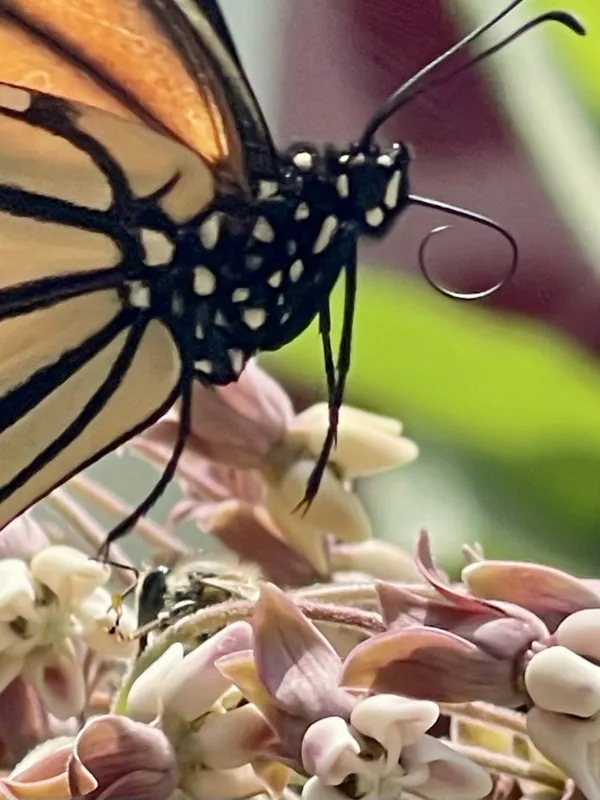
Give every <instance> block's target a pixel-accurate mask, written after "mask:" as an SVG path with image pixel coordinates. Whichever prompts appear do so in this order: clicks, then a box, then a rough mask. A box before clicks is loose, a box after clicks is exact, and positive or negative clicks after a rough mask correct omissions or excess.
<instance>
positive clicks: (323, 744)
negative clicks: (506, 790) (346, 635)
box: [216, 585, 492, 800]
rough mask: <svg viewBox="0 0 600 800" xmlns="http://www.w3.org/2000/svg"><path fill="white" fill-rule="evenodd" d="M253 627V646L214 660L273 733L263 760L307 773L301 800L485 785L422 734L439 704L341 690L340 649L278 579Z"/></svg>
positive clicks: (483, 790)
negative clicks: (281, 588) (301, 610)
mask: <svg viewBox="0 0 600 800" xmlns="http://www.w3.org/2000/svg"><path fill="white" fill-rule="evenodd" d="M252 628H253V633H254V636H253V646H252V648H251V649H248V650H246V651H241V652H238V653H232V654H231V655H229V656H225V657H223V658H221V659H219V660H218V661H217V662H216V666H217V668H218V669H219V670H220V671H221V672H222V673H223V674H224V675H225V676H226V677H227V678H228V679H230V680H231V681H232V682H233V683H235V685H236V686H238V688H239V689H240V691H241V692H242V694H243V695H244V696H245V697H246V699H247V700H248V701H249V702H250V703H251V704H252V705H253V706H255V707H256V708H257V709H258V710H259V711H260V712H261V713H262V714H263V716H264V718H265V719H266V720H267V721H268V723H269V725H270V726H271V728H272V729H273V731H274V732H275V733H276V736H277V739H276V741H275V742H273V743H266V744H265V745H264V746H263V752H262V756H263V758H264V759H265V760H268V759H272V760H275V761H278V762H280V763H282V764H285V765H288V766H289V767H291V768H293V769H294V770H296V771H297V772H299V773H300V774H302V775H304V776H306V777H307V778H308V780H307V782H306V784H305V786H304V788H303V791H302V797H303V798H304V799H305V800H317V798H328V800H338V798H339V800H346V799H347V798H349V797H356V796H360V797H369V798H373V800H376V799H377V798H379V799H380V800H395V798H400V797H402V796H403V793H404V792H405V791H406V790H407V791H411V792H413V791H414V792H415V793H417V794H418V795H419V796H422V797H425V798H429V797H431V798H439V797H442V796H447V795H452V796H457V797H458V796H460V797H465V798H482V797H484V796H485V795H487V794H488V793H489V791H490V789H491V785H492V784H491V781H490V778H489V777H488V775H487V773H486V772H485V771H484V770H483V769H481V768H480V767H478V766H476V765H475V764H473V763H471V762H470V761H469V760H468V759H466V758H464V757H463V756H460V755H459V754H458V753H455V752H454V751H452V750H450V748H448V747H447V746H446V745H444V744H443V743H441V742H439V741H437V740H436V739H433V738H432V737H430V736H427V735H426V733H425V732H426V731H427V730H428V729H429V728H430V727H431V726H432V725H433V724H434V722H435V721H436V720H437V717H438V714H439V710H438V707H437V706H436V705H435V703H432V702H429V701H421V700H408V699H406V698H399V697H393V696H386V695H379V696H375V697H365V696H364V695H363V694H362V693H358V694H357V693H351V692H349V691H347V690H346V689H344V688H343V687H342V686H341V685H340V677H341V675H342V671H343V665H342V661H341V659H340V657H339V656H338V655H337V653H336V652H335V650H334V649H333V647H332V646H331V645H330V644H329V642H328V641H327V640H326V639H325V638H324V637H323V636H322V635H321V634H320V633H319V631H318V630H317V628H316V627H315V626H314V625H313V624H312V623H311V622H310V621H309V620H307V619H306V618H305V617H304V616H303V614H302V613H301V612H300V610H299V609H298V608H297V606H296V605H295V604H294V603H293V602H292V600H291V599H290V598H288V597H287V596H286V595H285V594H284V593H283V592H282V591H281V590H279V589H277V588H276V587H275V586H270V585H265V586H263V588H262V590H261V595H260V598H259V600H258V603H257V605H256V609H255V613H254V616H253V620H252Z"/></svg>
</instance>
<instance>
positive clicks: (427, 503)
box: [262, 270, 600, 569]
mask: <svg viewBox="0 0 600 800" xmlns="http://www.w3.org/2000/svg"><path fill="white" fill-rule="evenodd" d="M364 273H366V274H364ZM340 299H341V298H340V292H337V293H336V295H335V297H334V303H333V305H334V308H333V313H334V318H337V319H339V316H340V311H341V302H340ZM355 332H356V336H355V342H354V351H353V363H352V370H351V375H350V381H349V384H348V393H347V401H348V402H352V403H355V404H357V405H361V406H366V407H368V408H371V409H374V410H377V411H381V412H383V413H385V414H389V415H392V416H397V417H399V418H400V419H402V421H403V422H404V423H405V425H406V430H407V434H408V435H409V436H412V437H414V438H415V439H416V440H417V441H418V442H419V444H420V445H421V446H422V459H423V461H422V462H421V463H423V464H424V466H426V465H427V464H431V463H435V461H436V459H438V460H439V459H440V458H441V459H442V460H443V461H445V462H446V463H447V465H448V468H449V469H454V470H455V471H456V475H457V477H458V476H460V475H461V474H462V475H463V476H464V477H466V478H467V480H468V481H469V483H470V486H471V492H472V502H473V503H476V505H477V506H478V507H479V511H480V512H481V514H483V516H482V517H481V520H482V524H481V526H478V527H477V529H476V530H473V529H472V525H470V523H469V520H468V519H465V518H464V516H463V522H466V526H465V525H464V524H462V523H461V521H460V517H461V514H460V502H458V501H459V499H460V498H456V500H457V502H458V506H457V503H456V502H454V500H453V499H452V496H450V497H448V498H446V500H445V501H442V502H444V503H445V512H444V511H443V509H440V510H441V512H442V513H445V515H446V519H448V523H444V521H443V517H440V518H439V523H440V524H439V525H437V526H436V527H437V528H438V529H441V528H440V526H445V527H446V528H447V527H448V525H449V526H450V528H453V529H454V530H455V531H456V527H457V524H458V527H459V528H461V530H460V538H461V540H463V541H472V540H474V539H478V540H480V541H482V542H483V543H484V544H485V546H486V551H487V552H488V553H489V554H490V555H497V556H500V555H502V556H503V557H513V558H514V557H519V555H520V556H521V557H526V555H527V554H529V556H530V557H531V556H534V557H540V554H541V553H544V554H546V555H547V557H548V558H549V559H550V561H552V562H554V563H556V564H560V563H561V561H562V564H563V566H568V565H572V566H573V565H577V564H578V565H579V566H580V567H582V565H583V567H582V568H584V569H585V568H586V567H587V569H592V568H593V567H594V561H595V565H596V566H597V565H598V563H599V562H600V554H598V546H597V528H598V520H600V368H599V367H598V364H597V362H596V361H595V360H594V358H593V357H592V356H591V355H588V354H587V353H586V352H584V351H582V350H581V349H580V348H579V347H578V346H577V345H575V344H574V343H572V342H571V341H569V340H567V339H566V338H564V337H562V336H561V335H560V334H558V333H555V332H553V331H551V330H548V329H546V328H544V327H543V326H542V325H541V324H539V323H533V322H527V321H524V320H523V319H522V318H517V317H502V316H501V315H498V314H497V313H494V314H493V315H492V314H490V313H487V312H486V311H485V310H483V309H482V308H481V306H478V307H475V306H474V305H466V306H465V305H464V304H460V305H459V304H457V303H456V302H453V301H450V300H446V299H445V298H441V297H438V296H437V295H435V294H434V293H432V291H431V289H430V288H428V287H424V286H422V285H419V284H418V283H416V282H415V281H414V280H411V279H410V278H409V277H406V276H403V277H393V276H391V275H389V274H381V273H378V272H377V271H375V270H368V271H367V270H364V271H363V278H362V281H361V285H360V291H359V298H358V305H357V316H356V325H355ZM262 360H263V362H264V363H265V364H266V365H267V366H268V367H269V368H271V369H272V370H273V371H275V372H276V373H278V374H279V375H280V376H282V377H288V378H289V379H290V380H294V381H298V380H303V381H304V382H306V383H310V384H311V385H316V386H320V387H321V393H322V392H323V388H322V387H323V367H322V362H321V356H320V343H319V339H318V334H317V329H316V326H313V327H311V329H310V330H309V331H307V332H306V333H305V334H304V335H303V336H302V337H300V338H299V339H298V340H296V341H295V342H294V343H293V344H292V345H290V346H288V347H287V348H285V349H284V350H283V351H280V352H278V353H276V354H273V355H269V356H263V359H262ZM397 480H398V481H402V480H405V478H403V477H402V476H398V478H397ZM432 491H433V494H432V493H431V492H432ZM438 494H439V489H438V490H436V489H432V486H431V484H430V481H429V480H428V481H427V484H426V485H425V486H418V487H415V491H414V492H413V493H412V497H413V502H414V503H416V506H415V508H414V509H413V512H412V514H410V513H409V516H410V517H412V519H413V522H412V523H411V526H410V528H409V529H408V530H407V529H406V527H405V526H402V524H401V520H402V519H403V518H404V519H406V516H405V515H404V513H403V512H400V513H399V511H398V509H397V508H396V506H395V503H396V502H397V498H398V496H399V495H398V490H394V492H392V494H391V495H390V497H389V498H388V500H387V501H385V500H384V501H383V508H387V509H388V513H389V514H391V515H392V518H391V520H390V525H389V526H388V527H390V528H391V529H392V530H393V529H394V527H396V529H397V530H398V532H399V533H400V530H401V529H402V530H404V531H405V534H406V533H408V535H409V540H410V539H412V537H413V535H414V532H415V531H416V528H415V530H414V531H413V530H412V529H413V527H414V520H415V517H416V518H418V519H419V526H420V525H422V524H428V523H427V520H429V519H431V517H432V514H433V516H434V517H435V516H436V515H437V516H439V513H438V512H434V510H433V506H435V505H436V504H439V502H440V498H439V497H438ZM400 502H402V501H400ZM432 504H433V506H432ZM474 507H475V506H474ZM456 515H458V518H457V519H456V520H454V522H453V521H452V517H453V516H456ZM397 523H400V528H398V526H397ZM432 532H433V533H434V538H435V535H436V531H432ZM396 535H398V534H396ZM403 541H404V543H405V544H408V542H407V541H406V540H405V539H403ZM457 553H458V551H457ZM552 553H554V554H555V556H554V557H552V555H551V554H552ZM565 562H566V563H565Z"/></svg>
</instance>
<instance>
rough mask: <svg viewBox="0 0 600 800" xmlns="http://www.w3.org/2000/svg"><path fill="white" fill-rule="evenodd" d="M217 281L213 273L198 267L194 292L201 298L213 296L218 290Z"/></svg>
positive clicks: (195, 271)
mask: <svg viewBox="0 0 600 800" xmlns="http://www.w3.org/2000/svg"><path fill="white" fill-rule="evenodd" d="M216 285H217V280H216V278H215V276H214V275H213V274H212V272H211V271H210V270H209V269H207V268H206V267H196V268H195V269H194V292H195V293H196V294H197V295H200V297H206V295H209V294H212V293H213V292H214V290H215V288H216Z"/></svg>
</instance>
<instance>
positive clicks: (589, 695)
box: [525, 646, 600, 718]
mask: <svg viewBox="0 0 600 800" xmlns="http://www.w3.org/2000/svg"><path fill="white" fill-rule="evenodd" d="M525 686H526V687H527V691H528V692H529V696H530V697H531V699H532V700H533V702H534V703H535V705H536V706H538V707H539V708H542V709H544V710H545V711H556V712H561V713H563V714H573V715H574V716H576V717H584V718H585V717H592V716H594V715H595V714H597V713H598V712H599V711H600V667H598V666H596V665H595V664H592V663H591V662H590V661H587V660H586V659H585V658H582V657H581V656H579V655H577V654H576V653H573V652H572V651H571V650H568V649H567V648H566V647H559V646H557V647H549V648H547V649H546V650H542V651H541V652H540V653H536V654H535V655H534V656H533V658H532V659H531V661H530V662H529V664H528V665H527V668H526V670H525Z"/></svg>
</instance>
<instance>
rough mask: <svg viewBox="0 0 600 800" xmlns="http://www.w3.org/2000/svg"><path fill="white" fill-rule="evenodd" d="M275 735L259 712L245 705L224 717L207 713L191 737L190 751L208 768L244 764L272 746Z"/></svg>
mask: <svg viewBox="0 0 600 800" xmlns="http://www.w3.org/2000/svg"><path fill="white" fill-rule="evenodd" d="M274 740H275V736H274V733H273V730H272V729H271V727H270V726H269V725H268V724H267V722H266V721H265V718H264V717H263V716H262V715H261V713H260V712H259V710H258V709H257V708H256V707H255V706H254V705H252V704H251V703H247V704H246V705H245V706H241V707H240V708H234V709H233V710H231V711H227V712H226V713H225V714H208V715H207V717H206V718H205V719H204V720H203V721H202V724H201V725H200V727H199V729H198V731H197V732H196V733H195V734H194V736H193V741H192V742H191V743H190V749H193V750H194V752H195V753H196V754H197V759H198V761H199V763H201V764H203V765H205V766H207V767H209V768H210V769H234V768H235V767H241V766H243V765H244V764H248V763H249V762H250V761H252V759H254V758H256V757H257V756H258V755H260V754H261V752H264V750H265V748H266V747H267V746H268V745H269V744H272V743H273V742H274Z"/></svg>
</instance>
